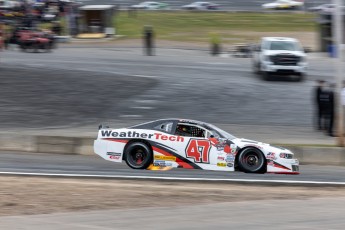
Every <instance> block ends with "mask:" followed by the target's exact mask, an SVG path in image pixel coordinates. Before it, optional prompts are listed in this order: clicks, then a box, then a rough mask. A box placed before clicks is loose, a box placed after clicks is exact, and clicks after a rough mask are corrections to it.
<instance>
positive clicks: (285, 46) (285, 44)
mask: <svg viewBox="0 0 345 230" xmlns="http://www.w3.org/2000/svg"><path fill="white" fill-rule="evenodd" d="M269 49H270V50H289V51H299V50H301V49H300V46H299V44H298V43H297V42H292V41H272V42H271V44H270V48H269Z"/></svg>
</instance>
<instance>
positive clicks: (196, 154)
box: [186, 139, 211, 163]
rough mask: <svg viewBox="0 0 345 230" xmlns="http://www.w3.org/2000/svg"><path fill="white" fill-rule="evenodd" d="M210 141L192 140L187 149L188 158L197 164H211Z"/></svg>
mask: <svg viewBox="0 0 345 230" xmlns="http://www.w3.org/2000/svg"><path fill="white" fill-rule="evenodd" d="M210 147H211V144H210V141H208V140H196V139H191V140H190V141H189V143H188V145H187V148H186V156H187V157H188V158H194V161H195V162H197V163H209V159H208V155H209V152H210Z"/></svg>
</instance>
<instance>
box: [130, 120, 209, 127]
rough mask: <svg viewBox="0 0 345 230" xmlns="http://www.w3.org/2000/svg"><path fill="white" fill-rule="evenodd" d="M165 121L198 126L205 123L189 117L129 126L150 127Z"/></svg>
mask: <svg viewBox="0 0 345 230" xmlns="http://www.w3.org/2000/svg"><path fill="white" fill-rule="evenodd" d="M166 122H174V123H184V124H191V125H192V124H193V125H199V126H204V125H206V124H207V123H205V122H202V121H197V120H191V119H180V118H165V119H159V120H153V121H148V122H145V123H141V124H138V125H134V126H131V127H129V128H152V127H153V126H156V125H159V124H162V123H166Z"/></svg>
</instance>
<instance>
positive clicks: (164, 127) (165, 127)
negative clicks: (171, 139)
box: [154, 122, 173, 133]
mask: <svg viewBox="0 0 345 230" xmlns="http://www.w3.org/2000/svg"><path fill="white" fill-rule="evenodd" d="M172 127H173V122H165V123H162V124H159V125H157V126H156V127H155V128H154V129H155V130H159V131H162V132H165V133H171V131H172Z"/></svg>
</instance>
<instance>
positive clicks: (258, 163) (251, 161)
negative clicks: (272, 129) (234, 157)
mask: <svg viewBox="0 0 345 230" xmlns="http://www.w3.org/2000/svg"><path fill="white" fill-rule="evenodd" d="M265 162H266V161H265V156H264V154H263V153H262V152H261V151H260V150H259V149H257V148H252V147H250V148H246V149H244V150H243V151H242V152H241V153H240V155H239V157H238V166H239V169H240V171H243V172H246V173H264V172H265V171H266V164H265Z"/></svg>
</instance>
